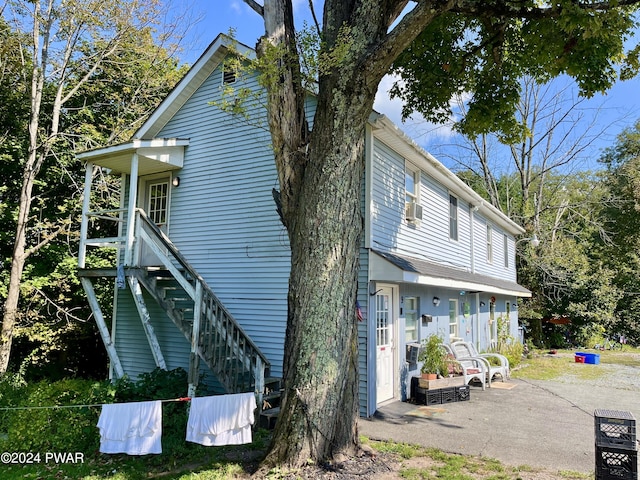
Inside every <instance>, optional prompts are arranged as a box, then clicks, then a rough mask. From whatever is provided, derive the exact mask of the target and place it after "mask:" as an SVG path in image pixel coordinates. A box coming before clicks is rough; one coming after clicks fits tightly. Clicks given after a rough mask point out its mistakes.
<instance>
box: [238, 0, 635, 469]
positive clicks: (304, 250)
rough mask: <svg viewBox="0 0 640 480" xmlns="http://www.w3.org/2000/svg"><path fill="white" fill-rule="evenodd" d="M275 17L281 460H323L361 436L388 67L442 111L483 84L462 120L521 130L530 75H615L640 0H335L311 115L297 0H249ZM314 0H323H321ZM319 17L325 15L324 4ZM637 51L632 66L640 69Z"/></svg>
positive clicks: (589, 89)
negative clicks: (365, 328)
mask: <svg viewBox="0 0 640 480" xmlns="http://www.w3.org/2000/svg"><path fill="white" fill-rule="evenodd" d="M244 1H245V3H247V4H248V5H250V6H251V7H252V8H253V9H254V10H255V11H256V12H257V13H258V14H260V15H261V16H262V17H263V19H264V24H265V35H264V36H263V37H262V38H261V39H260V40H259V42H258V49H257V50H258V58H259V60H260V59H262V60H263V66H264V67H265V68H266V69H267V70H268V71H269V72H270V75H269V76H268V79H267V81H266V82H265V85H266V87H267V91H268V95H267V98H268V100H267V102H268V105H267V110H268V117H269V127H270V131H271V137H272V144H273V148H274V155H275V163H276V167H277V170H278V175H279V182H280V199H281V204H282V213H283V215H282V218H283V223H284V224H285V226H286V227H287V231H288V234H289V242H290V245H291V256H292V265H291V267H292V268H291V278H290V283H289V315H288V323H287V338H286V344H285V362H284V363H285V368H284V377H285V378H284V382H285V389H284V399H283V404H282V407H281V418H280V420H279V422H278V424H277V427H276V431H275V434H274V439H273V443H272V448H271V452H270V455H269V457H268V460H267V461H268V462H273V463H287V464H294V465H295V464H301V463H304V462H306V461H308V459H310V458H311V459H313V460H314V461H319V462H324V461H328V460H330V459H331V458H332V457H333V456H334V455H336V454H337V453H340V452H352V451H353V450H354V449H356V448H357V446H358V436H357V428H356V421H355V419H356V415H357V404H358V397H357V385H355V383H356V382H357V379H358V376H357V368H358V367H357V365H358V362H357V358H356V355H357V343H358V341H357V328H356V320H355V299H356V292H357V274H356V272H357V268H358V252H359V248H360V245H361V238H362V237H361V235H362V222H361V220H360V218H361V211H360V195H361V188H360V179H361V178H362V174H363V171H364V162H363V150H364V142H363V137H364V132H365V124H366V121H367V119H368V118H369V115H370V113H371V109H372V106H373V100H374V98H375V94H376V91H377V88H378V85H379V83H380V81H381V79H382V77H383V76H384V75H385V74H386V73H388V72H389V71H390V70H391V69H392V67H393V69H394V70H395V71H396V72H397V73H398V74H400V75H401V77H402V79H403V81H404V83H403V84H399V85H398V86H397V89H396V90H395V92H396V94H397V95H400V96H401V97H402V98H403V100H404V101H405V102H406V105H407V106H406V109H405V114H410V113H411V112H412V111H414V110H417V111H419V112H421V113H422V114H423V115H425V117H426V118H428V119H432V120H434V121H442V120H443V119H446V120H448V119H449V113H450V112H449V110H448V109H449V101H450V99H451V98H452V96H453V95H455V94H460V93H469V94H471V95H472V99H471V101H470V107H469V115H467V116H466V117H465V120H464V121H462V122H460V124H459V128H460V130H461V131H465V132H468V133H478V132H485V131H500V132H502V134H503V135H504V136H506V137H511V138H522V137H523V136H524V135H525V134H526V130H525V128H524V127H523V126H522V125H518V123H517V122H516V121H515V119H514V114H513V112H514V108H515V105H516V103H517V100H518V96H519V90H518V80H519V78H520V77H521V76H522V75H524V74H529V75H532V76H533V77H535V78H538V79H544V78H551V77H554V76H557V75H560V74H568V75H570V76H572V77H573V78H575V80H576V81H577V82H578V84H579V86H580V88H581V89H582V92H583V94H584V95H590V94H592V93H593V92H596V91H602V90H604V89H606V88H608V87H609V86H610V85H611V84H612V83H613V82H614V81H615V78H616V74H615V72H616V70H615V66H616V64H617V63H619V62H622V61H623V60H624V59H625V57H624V41H625V40H626V39H627V38H628V37H629V36H630V35H631V34H632V32H633V29H634V28H635V26H636V23H635V19H634V17H633V13H634V12H635V11H636V10H637V4H638V3H639V2H637V1H630V0H623V1H615V2H607V1H603V2H591V1H575V0H560V1H558V2H554V3H553V4H547V3H540V2H536V1H533V0H525V1H504V0H492V1H487V2H485V1H482V2H479V1H477V0H458V1H450V2H443V1H439V0H432V1H428V0H424V1H418V2H415V3H412V8H411V9H409V11H407V12H405V7H407V6H408V5H409V2H408V1H406V0H401V1H392V0H347V1H344V0H326V1H325V2H324V3H323V11H322V25H318V26H317V29H318V34H319V37H320V42H319V45H320V47H319V52H318V58H319V59H321V60H322V61H329V66H330V68H320V70H319V75H318V79H317V89H316V90H315V91H316V92H317V95H316V98H317V109H316V111H315V116H314V119H313V122H312V123H309V124H308V123H307V122H306V116H305V113H306V110H305V107H306V105H305V95H306V92H305V90H304V85H303V75H302V73H301V70H302V69H301V58H300V49H299V44H298V43H297V36H296V32H295V28H294V24H295V22H294V10H293V5H292V1H291V0H264V2H263V3H262V4H261V3H259V2H257V1H256V0H244ZM309 5H310V7H311V8H312V9H313V8H314V4H313V2H311V3H310V4H309ZM314 18H316V15H314ZM636 66H637V65H636V64H634V62H629V63H628V67H629V70H628V73H629V74H633V73H635V67H636Z"/></svg>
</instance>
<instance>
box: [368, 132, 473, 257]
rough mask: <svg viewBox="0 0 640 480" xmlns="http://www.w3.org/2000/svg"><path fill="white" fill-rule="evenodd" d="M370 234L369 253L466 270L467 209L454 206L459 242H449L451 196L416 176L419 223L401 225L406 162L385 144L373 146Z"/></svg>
mask: <svg viewBox="0 0 640 480" xmlns="http://www.w3.org/2000/svg"><path fill="white" fill-rule="evenodd" d="M373 168H374V172H373V185H372V196H373V198H372V205H373V206H372V218H371V223H372V226H371V233H372V245H373V248H378V249H381V250H387V251H397V252H399V253H401V254H404V255H408V256H414V257H422V258H427V259H431V260H435V261H442V259H447V262H448V263H449V264H451V265H453V266H457V267H469V264H470V244H469V242H470V238H469V208H468V204H466V203H464V202H462V201H460V200H459V201H458V240H457V241H454V240H451V239H450V238H449V191H448V190H447V189H445V188H443V187H442V186H441V185H439V184H438V183H436V182H435V181H434V180H433V179H431V178H430V177H429V176H428V173H427V172H421V174H420V186H419V200H418V201H419V203H420V204H421V205H422V206H423V219H422V221H421V222H419V223H417V224H413V223H410V222H407V221H406V220H405V190H404V172H405V160H404V158H402V157H401V156H400V155H398V154H397V153H396V152H394V151H393V150H391V149H390V148H389V147H387V146H386V145H384V144H383V143H381V142H379V141H376V142H375V146H374V166H373Z"/></svg>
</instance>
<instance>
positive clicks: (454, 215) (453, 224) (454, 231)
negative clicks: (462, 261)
mask: <svg viewBox="0 0 640 480" xmlns="http://www.w3.org/2000/svg"><path fill="white" fill-rule="evenodd" d="M449 238H450V239H451V240H458V199H457V198H456V197H454V196H453V195H449Z"/></svg>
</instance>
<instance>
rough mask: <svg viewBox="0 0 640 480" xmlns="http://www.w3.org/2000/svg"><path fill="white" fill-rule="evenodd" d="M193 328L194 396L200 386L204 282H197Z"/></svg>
mask: <svg viewBox="0 0 640 480" xmlns="http://www.w3.org/2000/svg"><path fill="white" fill-rule="evenodd" d="M193 302H194V303H193V328H192V330H191V353H190V358H189V393H188V395H189V397H194V396H195V393H196V388H197V387H198V370H199V368H198V367H199V365H200V357H199V356H198V349H199V347H200V320H201V319H202V283H200V282H197V283H196V291H195V295H194V299H193Z"/></svg>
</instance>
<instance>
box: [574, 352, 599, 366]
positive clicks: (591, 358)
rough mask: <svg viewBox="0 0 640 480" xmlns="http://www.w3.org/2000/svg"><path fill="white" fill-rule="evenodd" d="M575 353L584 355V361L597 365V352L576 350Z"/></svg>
mask: <svg viewBox="0 0 640 480" xmlns="http://www.w3.org/2000/svg"><path fill="white" fill-rule="evenodd" d="M576 355H580V356H581V357H584V363H590V364H591V365H598V364H599V363H600V354H599V353H584V352H576Z"/></svg>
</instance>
